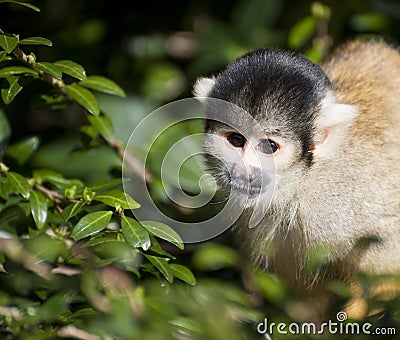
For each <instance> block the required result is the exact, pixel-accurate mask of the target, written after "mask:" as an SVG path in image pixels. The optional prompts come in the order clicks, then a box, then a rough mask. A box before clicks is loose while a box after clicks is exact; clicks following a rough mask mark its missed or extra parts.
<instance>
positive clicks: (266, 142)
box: [256, 139, 279, 155]
mask: <svg viewBox="0 0 400 340" xmlns="http://www.w3.org/2000/svg"><path fill="white" fill-rule="evenodd" d="M256 149H257V150H259V151H260V152H262V153H265V154H268V155H270V154H273V153H275V152H277V151H278V150H279V144H278V143H277V142H275V141H274V140H272V139H263V140H262V141H261V142H260V143H259V144H258V145H257V147H256Z"/></svg>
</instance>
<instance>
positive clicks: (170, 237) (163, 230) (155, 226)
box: [140, 221, 184, 249]
mask: <svg viewBox="0 0 400 340" xmlns="http://www.w3.org/2000/svg"><path fill="white" fill-rule="evenodd" d="M140 223H141V224H142V225H143V227H145V228H146V229H147V230H148V231H149V232H150V233H151V234H152V235H154V236H157V237H159V238H162V239H163V240H166V241H168V242H171V243H172V244H174V245H176V246H177V247H178V248H179V249H183V248H184V245H183V241H182V239H181V237H180V236H179V235H178V233H177V232H176V231H175V230H174V229H172V228H171V227H169V226H167V225H166V224H164V223H160V222H155V221H140Z"/></svg>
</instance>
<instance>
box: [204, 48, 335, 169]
mask: <svg viewBox="0 0 400 340" xmlns="http://www.w3.org/2000/svg"><path fill="white" fill-rule="evenodd" d="M331 87H332V85H331V83H330V81H329V79H328V78H327V76H326V75H325V73H324V72H323V70H322V69H321V68H320V67H319V66H318V65H317V64H314V63H312V62H311V61H310V60H308V59H306V58H305V57H303V56H301V55H299V54H297V53H294V52H288V51H282V50H278V49H258V50H255V51H253V52H250V53H248V54H246V55H244V56H242V57H240V58H239V59H237V60H236V61H234V62H233V63H232V64H230V65H229V66H228V67H227V68H226V69H225V71H223V72H222V73H221V74H220V75H219V76H218V77H217V79H216V83H215V85H214V86H213V88H212V90H211V92H210V94H209V97H212V98H218V99H223V100H226V101H228V102H231V103H233V104H236V105H237V106H239V107H241V108H242V109H243V110H245V111H247V112H248V113H249V114H251V115H252V116H253V117H254V118H256V119H257V120H258V121H259V122H260V121H264V122H265V123H266V124H267V125H268V124H269V123H271V124H272V125H273V126H275V125H276V126H279V127H280V128H279V130H280V132H281V133H282V134H283V135H287V134H289V135H290V137H291V138H293V137H294V138H297V139H298V140H299V141H300V143H301V145H302V151H303V152H302V158H303V159H304V160H306V161H307V163H310V164H311V160H312V154H311V153H310V152H308V151H309V150H310V149H311V147H312V144H313V142H312V137H313V125H314V124H313V123H314V119H315V113H316V112H317V110H318V109H319V106H320V103H321V100H322V99H323V98H324V96H325V95H326V92H327V91H328V90H329V89H330V88H331Z"/></svg>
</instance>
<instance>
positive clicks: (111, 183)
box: [88, 178, 122, 192]
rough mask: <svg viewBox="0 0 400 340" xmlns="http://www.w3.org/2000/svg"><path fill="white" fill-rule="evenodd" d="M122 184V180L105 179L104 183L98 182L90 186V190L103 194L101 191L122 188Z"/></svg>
mask: <svg viewBox="0 0 400 340" xmlns="http://www.w3.org/2000/svg"><path fill="white" fill-rule="evenodd" d="M121 184H122V179H121V178H111V179H105V180H103V181H98V182H95V183H92V184H90V185H89V186H88V188H89V189H91V190H92V191H94V192H101V191H105V190H108V189H111V188H114V187H116V186H120V185H121Z"/></svg>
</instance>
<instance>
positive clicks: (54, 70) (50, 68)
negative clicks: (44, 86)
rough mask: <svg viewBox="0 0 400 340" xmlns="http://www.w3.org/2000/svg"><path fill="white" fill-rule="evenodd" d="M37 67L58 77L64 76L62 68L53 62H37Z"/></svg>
mask: <svg viewBox="0 0 400 340" xmlns="http://www.w3.org/2000/svg"><path fill="white" fill-rule="evenodd" d="M34 66H35V68H36V69H38V70H39V71H42V72H44V73H46V74H49V75H51V76H53V77H55V78H57V79H61V78H62V72H61V71H60V69H59V68H58V67H57V66H56V65H54V64H53V63H47V62H41V63H35V65H34Z"/></svg>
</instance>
